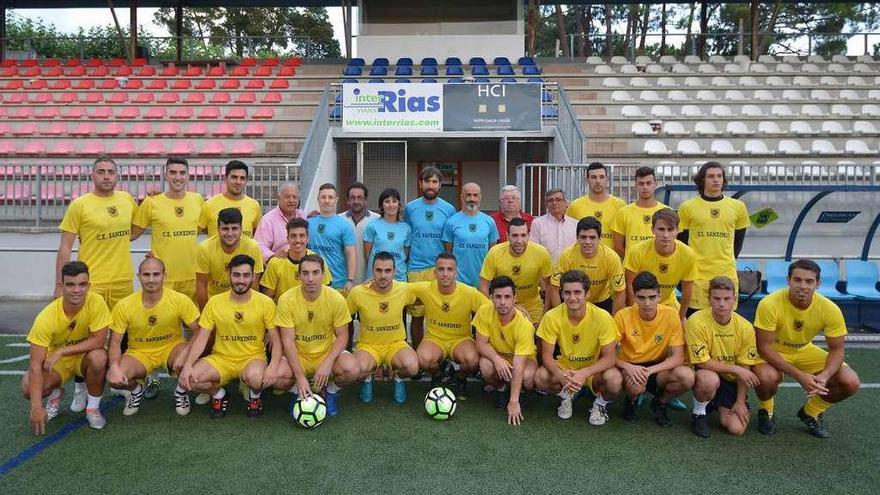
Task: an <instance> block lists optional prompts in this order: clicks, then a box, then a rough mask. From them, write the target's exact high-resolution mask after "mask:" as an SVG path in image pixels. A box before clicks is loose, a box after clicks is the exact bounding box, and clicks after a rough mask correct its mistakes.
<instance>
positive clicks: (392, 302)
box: [348, 280, 416, 345]
mask: <svg viewBox="0 0 880 495" xmlns="http://www.w3.org/2000/svg"><path fill="white" fill-rule="evenodd" d="M370 283H371V282H365V283H363V284H361V285H358V286H357V287H355V288H353V289H351V292H350V293H349V294H348V311H349V313H350V314H351V315H354V314H357V315H358V320H359V321H360V322H361V333H360V337H359V338H358V342H357V343H358V344H370V345H387V344H392V343H394V342H399V341H401V340H406V327H405V326H404V323H403V309H404V308H405V307H406V306H409V305H410V304H412V303H413V302H415V300H416V298H415V296H414V295H413V293H412V291H411V290H410V289H409V284H407V283H406V282H398V281H396V280H395V281H394V282H392V286H391V289H390V290H389V291H388V292H386V293H384V294H380V293H378V292H376V291H374V290H373V289H371V288H370Z"/></svg>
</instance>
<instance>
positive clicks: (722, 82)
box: [711, 76, 733, 88]
mask: <svg viewBox="0 0 880 495" xmlns="http://www.w3.org/2000/svg"><path fill="white" fill-rule="evenodd" d="M711 84H712V86H716V87H722V88H726V87H727V86H733V84H731V83H730V79H728V78H726V77H724V76H715V77H713V78H712V83H711Z"/></svg>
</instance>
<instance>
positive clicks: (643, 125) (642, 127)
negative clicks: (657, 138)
mask: <svg viewBox="0 0 880 495" xmlns="http://www.w3.org/2000/svg"><path fill="white" fill-rule="evenodd" d="M632 133H633V135H634V136H653V135H654V129H651V124H649V123H647V122H644V121H642V122H633V123H632Z"/></svg>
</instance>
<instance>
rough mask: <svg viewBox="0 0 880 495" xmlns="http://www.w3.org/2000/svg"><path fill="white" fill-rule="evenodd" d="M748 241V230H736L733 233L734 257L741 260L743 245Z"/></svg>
mask: <svg viewBox="0 0 880 495" xmlns="http://www.w3.org/2000/svg"><path fill="white" fill-rule="evenodd" d="M745 240H746V229H736V230H734V231H733V257H734V258H739V253H740V251H742V248H743V243H744V242H745Z"/></svg>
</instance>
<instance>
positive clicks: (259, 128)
mask: <svg viewBox="0 0 880 495" xmlns="http://www.w3.org/2000/svg"><path fill="white" fill-rule="evenodd" d="M265 134H266V126H265V125H263V124H261V123H259V122H254V123H251V124H248V125H247V127H245V128H244V130H243V131H241V135H242V136H245V137H261V136H264V135H265Z"/></svg>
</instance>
